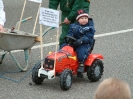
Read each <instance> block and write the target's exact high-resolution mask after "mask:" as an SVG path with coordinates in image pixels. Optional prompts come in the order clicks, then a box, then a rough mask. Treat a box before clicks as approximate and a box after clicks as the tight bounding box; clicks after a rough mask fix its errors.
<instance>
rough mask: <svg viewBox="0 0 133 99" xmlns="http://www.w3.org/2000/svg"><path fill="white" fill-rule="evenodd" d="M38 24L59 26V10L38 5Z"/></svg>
mask: <svg viewBox="0 0 133 99" xmlns="http://www.w3.org/2000/svg"><path fill="white" fill-rule="evenodd" d="M39 24H43V25H47V26H52V27H57V28H58V27H59V11H57V10H53V9H48V8H43V7H40V17H39Z"/></svg>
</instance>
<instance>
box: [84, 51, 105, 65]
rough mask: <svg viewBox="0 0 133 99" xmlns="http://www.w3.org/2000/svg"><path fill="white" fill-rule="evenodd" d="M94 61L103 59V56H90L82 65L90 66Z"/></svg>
mask: <svg viewBox="0 0 133 99" xmlns="http://www.w3.org/2000/svg"><path fill="white" fill-rule="evenodd" d="M95 59H103V56H102V55H101V54H90V55H89V57H88V58H87V59H86V61H85V63H84V64H85V65H88V66H91V64H92V63H93V61H94V60H95Z"/></svg>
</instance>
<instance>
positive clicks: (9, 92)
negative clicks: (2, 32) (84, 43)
mask: <svg viewBox="0 0 133 99" xmlns="http://www.w3.org/2000/svg"><path fill="white" fill-rule="evenodd" d="M3 1H4V5H5V12H6V18H7V21H6V24H5V27H6V28H12V27H14V26H15V25H16V23H17V22H18V21H19V19H20V16H21V12H22V8H23V4H24V0H3ZM38 7H39V4H37V3H33V2H29V1H27V3H26V8H25V12H24V16H23V18H26V17H29V16H32V17H33V19H32V20H29V21H28V22H25V23H23V24H21V28H20V30H22V31H26V32H29V33H32V31H33V27H34V21H35V18H36V14H37V11H38ZM42 7H48V1H47V0H43V3H42ZM132 9H133V0H126V1H125V0H114V1H113V0H92V1H91V6H90V17H92V18H93V19H94V23H95V28H96V34H95V38H96V44H95V47H94V50H93V53H101V54H102V55H103V56H104V60H103V62H104V67H105V68H104V74H103V76H102V78H101V79H100V81H98V82H95V83H92V82H89V80H88V79H87V76H86V74H84V78H83V79H79V78H77V77H74V78H73V84H72V87H71V88H70V90H68V91H62V90H61V89H60V86H59V78H58V77H57V78H55V79H54V80H47V79H46V80H44V82H43V84H42V85H39V86H38V85H35V84H34V83H33V82H32V79H31V72H30V70H31V69H32V68H33V67H34V65H35V64H36V63H37V62H38V61H40V47H39V46H38V45H39V43H37V44H36V45H35V46H34V47H33V49H32V50H31V52H30V54H29V68H28V70H27V71H26V72H17V71H18V67H17V66H16V65H15V63H14V61H13V60H12V59H11V57H10V55H9V54H7V55H6V56H5V59H4V60H3V63H2V64H0V74H2V73H5V74H4V75H3V76H4V77H6V79H4V78H0V99H68V98H69V99H93V97H94V92H95V90H96V88H97V86H98V84H99V83H100V82H101V81H102V80H104V79H106V78H109V77H117V78H119V79H122V80H124V81H126V82H127V83H128V84H129V85H130V88H131V92H133V86H132V84H133V79H132V78H133V72H132V69H133V61H132V57H133V43H132V42H133V18H132V16H133V12H132ZM46 28H47V26H43V30H45V29H46ZM35 34H37V35H39V24H38V23H37V27H36V32H35ZM55 36H56V32H55V30H51V31H50V32H49V33H48V34H46V35H45V36H44V37H43V40H44V51H43V55H44V57H45V56H46V55H47V53H48V52H49V51H54V50H55ZM11 42H12V41H11ZM13 54H14V56H16V58H17V59H18V61H19V63H20V64H21V65H22V66H25V60H24V53H23V51H13ZM26 74H28V75H27V76H26V77H25V78H24V79H22V78H23V77H24V76H25V75H26ZM20 79H22V80H21V81H19V80H20ZM15 81H18V82H15ZM132 95H133V93H132Z"/></svg>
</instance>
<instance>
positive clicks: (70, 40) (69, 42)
mask: <svg viewBox="0 0 133 99" xmlns="http://www.w3.org/2000/svg"><path fill="white" fill-rule="evenodd" d="M76 40H77V39H76V38H74V37H72V36H66V37H65V41H66V43H67V44H69V45H74V42H75V41H76Z"/></svg>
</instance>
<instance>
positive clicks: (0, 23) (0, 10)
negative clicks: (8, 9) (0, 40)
mask: <svg viewBox="0 0 133 99" xmlns="http://www.w3.org/2000/svg"><path fill="white" fill-rule="evenodd" d="M5 21H6V17H5V11H4V4H3V1H2V0H0V31H1V32H4V23H5Z"/></svg>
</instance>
